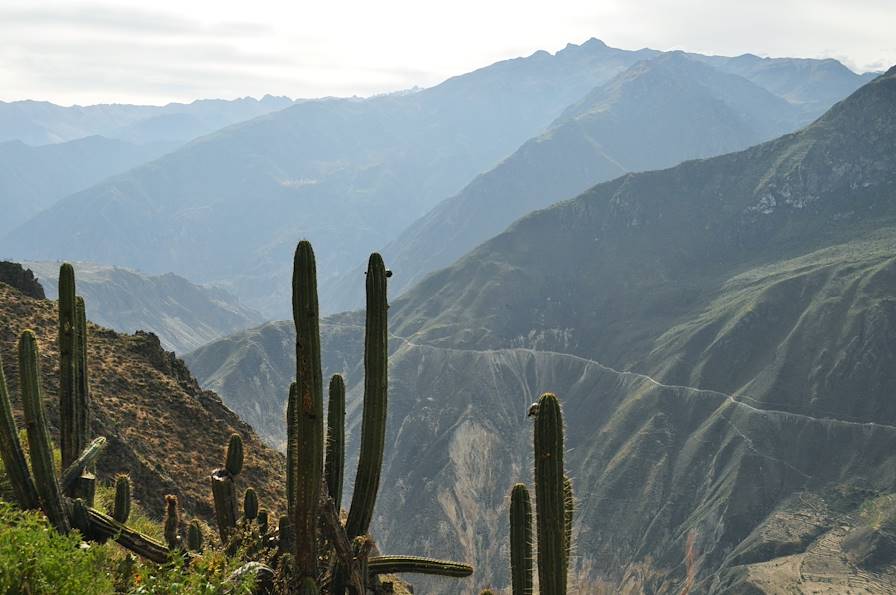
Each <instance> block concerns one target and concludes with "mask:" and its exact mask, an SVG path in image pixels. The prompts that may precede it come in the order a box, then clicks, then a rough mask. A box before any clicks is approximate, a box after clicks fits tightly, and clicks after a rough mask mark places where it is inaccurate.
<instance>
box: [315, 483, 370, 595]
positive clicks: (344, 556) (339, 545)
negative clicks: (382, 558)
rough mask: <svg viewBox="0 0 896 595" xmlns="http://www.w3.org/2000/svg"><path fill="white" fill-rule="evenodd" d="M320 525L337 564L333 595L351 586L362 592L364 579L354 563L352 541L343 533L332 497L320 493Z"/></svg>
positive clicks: (354, 590) (341, 592)
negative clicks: (330, 545) (334, 553)
mask: <svg viewBox="0 0 896 595" xmlns="http://www.w3.org/2000/svg"><path fill="white" fill-rule="evenodd" d="M320 510H321V521H322V522H321V526H322V527H323V530H324V535H325V537H326V538H327V539H328V540H329V541H330V543H331V544H333V549H334V550H335V552H336V558H337V560H338V564H337V565H336V571H335V574H334V577H333V582H334V584H333V588H332V591H333V593H334V594H335V595H343V593H344V592H345V587H346V586H348V587H350V588H351V590H352V592H354V593H363V592H364V584H365V582H364V580H363V577H362V575H361V573H360V571H359V569H358V565H357V564H356V563H355V559H354V551H353V550H352V543H351V541H350V540H349V538H348V536H347V535H346V533H345V528H344V527H343V526H342V523H340V522H339V513H337V512H336V505H335V503H334V502H333V499H332V498H330V497H329V496H327V495H326V494H322V495H321V504H320Z"/></svg>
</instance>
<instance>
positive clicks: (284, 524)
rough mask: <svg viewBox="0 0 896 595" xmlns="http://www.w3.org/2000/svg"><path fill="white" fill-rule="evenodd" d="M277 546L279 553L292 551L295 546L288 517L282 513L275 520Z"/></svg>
mask: <svg viewBox="0 0 896 595" xmlns="http://www.w3.org/2000/svg"><path fill="white" fill-rule="evenodd" d="M277 537H278V544H277V548H278V549H279V550H280V553H288V552H292V550H293V548H294V547H295V539H294V538H293V530H292V527H291V526H290V524H289V517H288V516H286V515H283V516H281V517H280V519H279V520H278V521H277Z"/></svg>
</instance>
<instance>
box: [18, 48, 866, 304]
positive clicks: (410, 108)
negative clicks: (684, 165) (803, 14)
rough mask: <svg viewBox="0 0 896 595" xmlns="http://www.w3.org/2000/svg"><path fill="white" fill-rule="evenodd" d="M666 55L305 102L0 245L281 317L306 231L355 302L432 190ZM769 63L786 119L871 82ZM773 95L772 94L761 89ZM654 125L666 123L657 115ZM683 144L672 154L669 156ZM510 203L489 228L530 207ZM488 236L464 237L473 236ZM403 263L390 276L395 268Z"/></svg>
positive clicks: (518, 70) (70, 203)
mask: <svg viewBox="0 0 896 595" xmlns="http://www.w3.org/2000/svg"><path fill="white" fill-rule="evenodd" d="M659 54H660V52H656V51H654V50H640V51H627V50H618V49H614V48H609V47H607V46H606V45H605V44H603V43H602V42H600V41H599V40H596V39H592V40H590V41H588V42H586V43H584V44H582V45H581V46H575V45H572V44H570V45H569V46H567V48H566V49H564V50H562V51H560V52H557V53H556V54H554V55H551V54H549V53H547V52H536V53H535V54H533V55H532V56H529V57H527V58H519V59H515V60H508V61H505V62H500V63H497V64H494V65H492V66H489V67H486V68H483V69H480V70H477V71H475V72H472V73H469V74H466V75H463V76H459V77H455V78H452V79H449V80H448V81H446V82H444V83H442V84H441V85H438V86H436V87H433V88H431V89H425V90H422V91H419V92H416V93H405V94H395V95H387V96H379V97H373V98H369V99H364V100H360V99H324V100H313V101H304V102H300V103H298V104H296V105H294V106H292V107H290V108H288V109H285V110H282V111H280V112H276V113H272V114H268V115H266V116H262V117H259V118H257V119H255V120H251V121H249V122H245V123H243V124H239V125H236V126H232V127H230V128H227V129H224V130H221V131H219V132H216V133H214V134H211V135H208V136H205V137H202V138H200V139H197V140H196V141H193V142H192V143H190V144H188V145H187V146H185V147H183V148H181V149H179V150H177V151H175V152H173V153H170V154H168V155H165V156H164V157H163V158H161V159H159V160H157V161H155V162H152V163H149V164H146V165H143V166H141V167H138V168H136V169H133V170H131V171H130V172H127V173H126V174H122V175H119V176H115V177H112V178H110V179H108V180H106V181H104V182H101V183H100V184H97V185H95V186H93V187H91V188H89V189H87V190H84V191H81V192H79V193H76V194H73V195H70V196H68V197H67V198H65V199H63V200H61V201H59V202H58V203H57V204H56V205H55V206H53V207H52V208H50V209H48V210H47V211H46V212H44V213H41V214H39V215H38V216H36V217H35V218H34V219H32V220H31V221H29V222H28V223H26V224H24V225H23V226H21V227H20V228H19V229H17V230H15V231H13V232H10V233H9V234H7V236H6V237H5V238H3V239H2V240H0V253H3V254H4V255H5V256H7V257H13V258H20V259H43V260H46V259H49V260H55V259H61V258H72V259H79V260H85V261H92V262H103V263H110V264H117V265H121V266H127V267H131V268H137V269H140V270H144V271H148V272H150V273H164V272H175V273H177V274H180V275H183V276H185V277H187V278H189V279H191V280H192V281H195V282H201V283H206V282H215V283H223V284H226V285H227V286H228V287H229V288H230V289H231V290H232V291H233V292H234V293H235V294H236V295H238V296H239V297H240V299H241V300H243V301H244V302H245V303H247V304H248V305H250V306H252V307H254V308H257V309H260V310H262V311H263V312H264V313H265V314H266V315H267V316H269V317H276V316H283V315H285V313H286V312H285V304H288V303H289V299H288V288H287V284H286V281H285V280H286V279H288V277H289V275H288V268H289V262H290V254H291V251H292V245H293V243H294V239H295V238H296V237H307V238H309V239H311V240H312V241H313V242H314V243H315V246H316V247H317V250H318V254H319V258H320V259H321V267H320V268H321V270H322V271H327V273H326V274H327V276H326V277H324V278H322V279H321V288H322V294H323V295H324V296H325V297H326V298H339V299H325V300H324V301H323V303H326V304H332V305H331V306H328V307H331V308H338V307H341V306H346V305H349V304H350V303H352V302H351V299H348V300H347V301H342V296H341V295H340V293H341V288H342V287H345V286H346V283H345V282H344V281H343V282H340V284H338V285H337V284H336V279H337V277H338V275H340V274H348V275H351V274H352V273H348V272H349V271H352V270H353V269H354V267H355V266H357V264H358V263H360V262H363V260H364V259H365V258H366V254H367V253H368V252H369V251H370V249H371V247H372V246H384V245H386V244H387V243H389V242H390V241H392V240H394V239H395V238H396V237H398V236H399V234H400V233H401V232H402V231H404V230H405V229H407V228H408V226H409V225H416V224H414V221H415V220H416V219H418V218H419V217H421V216H423V215H424V214H425V213H426V212H427V211H429V210H430V209H431V208H432V207H434V206H435V205H436V204H437V203H439V202H440V201H442V200H443V199H445V198H448V197H451V196H454V195H456V194H457V193H458V192H460V191H461V190H463V189H464V187H465V186H466V185H467V184H468V183H469V182H470V180H472V179H473V178H474V177H475V176H476V175H478V174H481V173H483V172H486V171H488V170H490V169H492V168H493V167H495V166H496V165H497V164H499V163H501V162H502V160H504V159H505V158H507V156H508V155H510V154H511V153H513V152H514V151H515V150H516V149H518V148H519V147H520V146H521V145H523V144H524V143H525V142H526V141H527V140H529V139H532V138H533V137H536V136H540V135H541V134H542V133H544V131H545V129H546V128H547V127H548V126H549V125H550V124H551V123H552V122H554V121H555V120H557V118H559V117H560V116H561V115H562V114H563V113H564V111H565V110H567V109H568V108H569V107H570V106H571V105H573V104H574V103H575V102H577V101H580V100H582V98H583V97H585V96H586V95H587V94H588V93H589V92H592V91H595V88H596V87H599V86H600V85H602V84H604V83H606V82H607V81H609V80H610V79H611V78H613V77H615V76H616V75H618V74H620V73H621V72H623V71H624V70H626V69H627V68H629V67H632V66H633V65H634V64H636V63H638V62H640V61H642V60H645V59H649V58H653V57H656V56H658V55H659ZM707 59H709V58H707ZM718 60H721V61H722V62H724V61H725V60H729V61H731V60H736V59H718ZM718 60H717V61H718ZM760 62H761V64H760V65H758V66H755V68H754V71H751V73H750V76H751V77H753V78H755V79H756V81H760V82H761V81H762V80H765V79H767V78H771V79H773V81H774V82H775V84H776V85H777V87H776V88H778V87H780V88H782V89H785V90H786V91H787V92H788V93H790V94H791V95H792V96H793V97H795V98H796V99H795V100H797V99H798V100H799V101H800V102H801V103H800V104H799V107H800V110H797V111H800V112H801V113H802V116H798V117H793V115H792V114H790V115H787V116H786V118H785V121H790V122H791V126H797V125H799V123H802V122H805V121H808V120H809V119H811V114H809V113H807V112H812V113H815V114H817V113H820V111H821V110H822V109H823V108H824V107H826V106H827V103H826V102H827V101H828V98H829V96H830V95H832V94H833V95H836V94H837V93H838V92H840V91H842V89H843V87H844V80H848V79H849V78H850V77H851V78H852V82H853V84H854V86H858V85H859V84H860V83H861V81H862V77H860V76H858V75H855V74H852V73H849V71H848V70H847V71H846V74H844V73H843V72H842V65H839V63H836V62H834V63H832V64H833V65H836V66H837V67H839V68H834V67H833V66H832V65H831V64H828V63H827V62H825V63H821V62H819V61H801V60H789V59H785V60H783V61H760ZM791 63H795V64H797V66H794V65H793V64H791ZM803 63H807V64H810V65H811V66H810V67H809V66H807V67H803V66H802V65H803ZM769 72H774V73H775V77H772V76H770V75H769ZM720 76H721V75H720ZM764 77H765V78H764ZM776 77H777V78H776ZM750 80H752V79H747V81H750ZM782 81H783V82H782ZM755 84H760V83H756V82H755V81H754V85H755ZM760 86H761V84H760ZM853 88H854V87H853ZM595 92H596V93H599V92H598V91H595ZM650 92H651V93H662V92H663V91H662V90H661V89H654V90H652V91H650ZM845 92H847V91H844V93H845ZM704 99H706V100H708V98H705V97H704ZM769 100H770V98H769V97H768V96H767V94H764V97H763V98H762V99H761V101H769ZM760 105H761V104H760ZM752 110H753V111H752V112H749V110H748V114H749V113H753V114H754V115H757V114H758V115H760V116H762V115H763V114H765V112H764V111H763V110H761V109H759V106H758V105H754V106H752ZM812 110H814V112H813V111H812ZM791 111H793V110H791ZM780 116H781V114H780V113H778V111H776V110H772V111H771V112H770V113H769V115H768V118H769V121H768V122H763V123H762V124H761V125H757V124H756V123H754V125H757V131H765V136H762V135H760V138H768V136H770V135H771V134H772V129H774V127H775V126H779V127H780V126H781V124H782V122H781V121H780V119H779V118H780ZM657 129H658V132H661V131H662V130H663V127H662V125H661V123H657ZM778 131H780V129H779V130H778ZM729 132H730V134H729V136H727V137H726V138H727V141H722V142H719V143H718V144H716V145H712V143H707V146H705V147H700V148H699V149H700V150H699V151H696V148H695V152H696V154H698V155H706V154H710V153H711V151H712V149H713V148H716V149H718V150H730V149H733V148H739V147H743V146H746V144H749V142H750V141H748V140H745V139H746V137H749V136H750V133H747V132H744V131H740V132H738V133H737V136H739V137H740V136H742V137H743V138H738V142H734V137H733V136H731V135H732V134H735V133H734V131H729ZM626 133H627V132H626ZM757 140H758V138H757ZM580 142H584V141H581V140H580ZM598 142H601V143H608V142H609V141H605V140H603V139H600V140H599V141H598ZM667 144H668V143H667ZM592 152H593V151H592ZM688 156H691V155H690V154H688V153H686V152H684V151H683V152H682V154H681V155H678V156H670V155H667V156H666V158H667V162H666V164H668V165H671V164H673V163H675V162H677V161H678V160H680V159H684V158H686V157H688ZM633 166H637V163H634V164H633ZM595 167H598V168H599V167H601V165H600V164H599V163H598V164H597V165H596V166H595ZM605 175H610V174H609V173H607V174H605ZM586 177H587V176H586ZM600 179H605V178H600ZM590 181H591V182H593V181H596V180H593V179H592V180H590ZM588 183H589V180H580V182H579V183H578V186H579V187H578V188H570V189H569V190H568V191H567V192H566V193H565V194H564V193H557V194H556V195H552V196H550V198H548V199H547V202H543V204H549V202H550V201H553V200H558V199H562V198H567V197H569V196H571V195H572V194H574V193H575V192H576V191H578V190H581V189H583V188H584V187H586V186H587V184H588ZM508 210H509V212H510V214H509V215H508V216H506V217H504V218H503V220H502V223H501V226H497V227H496V229H495V230H492V231H497V230H499V229H501V228H502V227H503V225H504V224H506V223H509V222H510V221H512V220H513V218H515V217H516V216H518V215H519V214H521V213H522V212H524V211H522V210H514V209H513V208H512V207H510V208H509V209H508ZM94 213H102V214H103V216H102V217H95V216H94V215H93V214H94ZM409 233H413V232H409ZM483 233H488V231H487V230H484V231H483ZM487 237H488V236H487V235H486V236H480V237H477V238H474V239H471V240H469V241H470V242H471V244H470V245H469V246H467V247H466V248H469V247H472V246H474V245H475V244H476V243H478V242H480V241H482V240H484V239H486V238H487ZM37 238H40V239H39V240H38V239H37ZM159 246H164V249H162V250H160V249H158V247H159ZM460 253H462V251H461V252H459V253H458V254H460ZM442 264H444V262H443V263H442ZM433 266H439V265H438V264H434V265H433ZM427 270H431V269H427ZM397 273H398V274H397V276H396V280H397V279H400V278H402V273H401V271H397ZM409 273H414V275H413V276H412V275H411V274H408V275H407V278H408V279H416V278H417V274H416V272H415V271H409Z"/></svg>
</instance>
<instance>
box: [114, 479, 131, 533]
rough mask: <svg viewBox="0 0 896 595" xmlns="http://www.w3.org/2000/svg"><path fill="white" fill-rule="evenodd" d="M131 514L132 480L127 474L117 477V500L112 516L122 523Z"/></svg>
mask: <svg viewBox="0 0 896 595" xmlns="http://www.w3.org/2000/svg"><path fill="white" fill-rule="evenodd" d="M129 516H131V480H130V478H129V477H128V476H127V475H119V476H117V477H116V478H115V502H114V503H113V505H112V518H113V519H115V521H116V522H119V523H121V524H122V525H123V524H125V523H126V522H128V517H129Z"/></svg>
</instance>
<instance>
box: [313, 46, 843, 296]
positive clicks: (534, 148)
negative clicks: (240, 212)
mask: <svg viewBox="0 0 896 595" xmlns="http://www.w3.org/2000/svg"><path fill="white" fill-rule="evenodd" d="M703 62H704V61H703V60H699V61H698V60H695V59H694V58H693V57H691V56H687V55H685V54H684V53H681V52H671V53H668V54H664V55H662V56H659V57H657V58H654V59H652V60H650V61H642V62H638V63H636V64H635V65H633V66H632V67H631V68H629V69H627V70H626V71H624V72H622V73H620V74H619V75H617V76H616V77H614V78H613V79H612V80H610V81H609V82H607V83H606V84H604V85H600V86H598V87H596V88H595V89H594V90H592V91H591V92H590V93H588V94H587V95H586V96H585V97H584V98H582V99H580V100H579V101H577V102H576V103H574V104H572V105H571V106H569V107H568V108H567V109H566V110H564V112H563V114H561V115H560V117H559V118H557V120H555V121H554V123H552V124H551V126H550V127H549V128H548V130H547V131H546V132H544V133H543V134H541V135H539V136H537V137H535V138H533V139H531V140H529V141H527V142H526V143H525V144H523V146H522V147H520V148H519V149H518V150H517V151H516V152H514V153H513V154H512V155H511V156H510V157H508V158H507V159H505V160H504V161H502V162H501V163H500V164H499V165H498V166H497V167H495V168H494V169H492V170H491V171H489V172H486V173H484V174H482V175H480V176H478V177H477V178H476V179H474V180H473V181H472V182H471V183H470V184H469V185H467V186H466V187H465V188H464V189H463V190H462V191H461V192H460V193H459V194H457V195H456V196H454V197H452V198H449V199H447V200H444V201H442V202H441V203H439V204H438V205H437V206H436V207H435V208H434V209H433V210H432V211H430V212H429V213H427V214H426V215H425V216H424V217H422V218H421V219H419V220H418V221H416V222H414V223H412V224H411V225H409V226H408V227H407V229H406V230H405V231H404V232H403V233H402V234H401V235H400V236H399V237H398V238H397V239H396V240H395V241H394V242H392V243H390V244H389V245H388V246H386V247H385V248H384V250H383V254H384V257H385V258H387V260H388V262H389V264H390V266H391V267H392V268H393V269H394V270H395V272H396V273H398V274H397V275H396V277H395V283H394V284H393V288H394V290H395V291H396V295H397V294H398V293H400V292H401V290H402V289H404V288H407V287H411V286H412V285H413V284H414V283H415V282H416V281H419V280H420V279H421V278H423V277H424V276H425V275H426V274H427V273H430V272H432V271H434V270H436V269H439V268H441V267H444V266H447V265H449V264H451V263H452V262H454V260H456V259H457V258H459V257H460V256H462V255H463V254H465V253H466V252H468V251H469V250H471V249H472V248H474V247H475V246H477V245H478V244H480V243H481V242H483V241H485V240H487V239H488V238H490V237H492V236H493V235H496V234H497V233H499V232H501V231H502V230H504V228H506V227H507V226H508V225H509V224H510V223H512V222H513V221H514V220H516V219H517V218H519V217H521V216H522V215H524V214H526V213H528V212H530V211H533V210H535V209H539V208H543V207H546V206H548V205H550V204H552V203H555V202H557V201H559V200H562V199H566V198H571V197H573V196H575V195H576V194H578V193H580V192H582V191H584V190H585V189H587V188H589V187H591V186H593V185H594V184H596V183H598V182H603V181H606V180H610V179H612V178H615V177H618V176H621V175H622V174H624V173H627V172H630V171H644V170H649V169H658V168H662V167H669V166H672V165H675V164H676V163H680V162H681V161H684V160H687V159H696V158H701V157H710V156H713V155H719V154H722V153H728V152H731V151H735V150H738V149H743V148H746V147H749V146H751V145H754V144H757V143H759V142H761V141H764V140H768V139H771V138H774V137H776V136H779V135H781V134H783V133H785V132H790V131H793V130H796V129H798V128H800V127H801V126H803V125H805V124H807V123H808V122H809V121H810V120H811V119H814V118H815V117H817V116H818V115H820V112H816V111H815V110H817V109H819V105H820V104H824V108H826V107H828V104H826V103H825V101H826V99H827V97H828V94H822V97H823V98H824V99H819V100H816V101H814V102H811V103H809V104H797V103H791V101H789V100H787V99H785V98H784V97H782V96H778V95H774V94H772V93H771V92H770V91H768V90H766V89H765V88H764V87H762V86H760V85H757V84H755V83H753V82H751V81H750V80H747V79H745V78H742V77H741V76H738V75H733V74H728V73H727V72H725V71H724V70H718V69H716V68H714V67H712V66H707V65H706V64H704V63H703ZM712 62H716V63H719V64H722V65H724V64H726V62H720V61H719V60H715V61H710V63H712ZM847 72H848V71H847ZM835 80H838V81H839V78H837V79H835ZM792 84H793V85H796V84H797V83H796V82H795V81H793V82H792ZM853 84H854V85H856V86H857V85H858V77H854V78H853ZM838 88H839V87H838ZM854 89H855V86H853V87H852V88H850V89H849V90H848V91H846V93H848V92H850V91H852V90H854ZM826 91H827V92H828V93H830V90H829V89H826ZM805 95H808V92H805V93H801V94H800V97H803V96H805ZM824 108H822V109H824ZM362 272H363V270H362V269H355V270H352V271H351V272H350V273H348V274H346V275H344V276H343V278H342V279H340V281H339V282H338V283H337V284H336V285H335V288H334V290H332V291H330V292H328V293H327V294H326V295H327V297H328V298H331V300H332V302H333V305H332V306H330V307H331V308H332V309H335V310H349V309H354V308H357V307H359V306H360V305H361V304H363V295H361V293H360V292H359V289H358V288H359V287H361V286H360V284H358V283H357V282H356V280H357V279H358V278H359V275H361V274H362Z"/></svg>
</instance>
